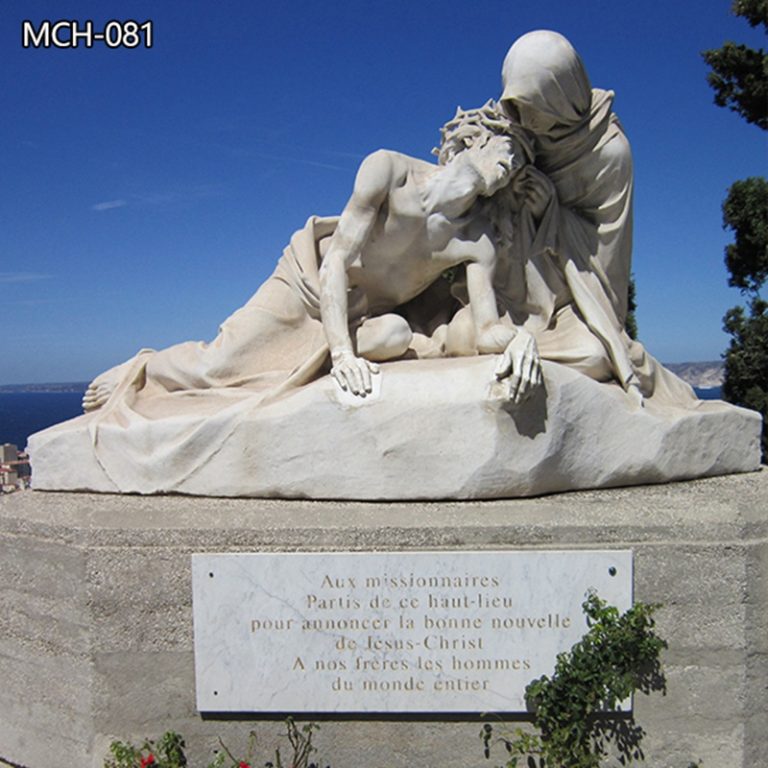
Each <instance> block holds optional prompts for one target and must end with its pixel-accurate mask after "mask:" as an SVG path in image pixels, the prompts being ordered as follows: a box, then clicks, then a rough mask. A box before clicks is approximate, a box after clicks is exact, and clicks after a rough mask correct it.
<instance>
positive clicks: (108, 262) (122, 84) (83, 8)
mask: <svg viewBox="0 0 768 768" xmlns="http://www.w3.org/2000/svg"><path fill="white" fill-rule="evenodd" d="M24 19H30V20H32V21H35V22H40V21H42V20H44V19H50V20H52V21H54V20H60V19H76V20H78V21H80V22H84V21H85V20H87V19H91V20H93V22H94V27H95V28H96V29H97V30H98V29H100V28H102V27H103V26H104V24H105V22H106V21H108V20H109V19H119V20H126V19H135V20H137V21H139V22H143V21H146V20H152V22H153V32H154V47H153V48H152V49H150V50H147V49H145V48H137V49H134V50H110V49H107V48H106V47H105V46H103V45H99V44H96V46H95V47H94V48H92V49H85V48H80V49H78V50H60V49H50V50H42V49H38V50H34V49H29V50H24V49H22V47H21V23H22V20H24ZM537 28H548V29H555V30H558V31H560V32H562V33H563V34H565V35H566V36H567V37H568V38H569V39H570V40H571V42H572V43H573V44H574V45H575V47H576V48H577V50H578V51H579V52H580V53H581V55H582V57H583V59H584V61H585V63H586V66H587V70H588V72H589V74H590V78H591V80H592V84H593V85H594V86H596V87H602V88H610V89H613V90H615V91H616V101H615V109H616V112H617V113H618V115H619V116H620V118H621V120H622V123H623V125H624V128H625V130H626V132H627V134H628V136H629V138H630V141H631V143H632V148H633V151H634V157H635V192H636V197H635V200H636V202H635V250H634V267H633V270H634V273H635V276H636V281H637V289H638V302H639V311H638V321H639V326H640V336H641V339H642V340H643V341H644V343H645V344H646V346H647V347H648V349H649V350H650V351H651V352H652V353H653V354H654V355H655V356H656V357H658V358H660V359H662V360H665V361H670V362H675V361H677V362H679V361H688V360H707V359H717V358H718V357H719V356H720V354H721V352H722V351H723V350H724V349H725V347H726V345H727V336H725V334H723V333H722V331H721V318H722V316H723V314H724V312H725V310H726V309H727V308H728V307H729V306H732V305H733V304H735V303H738V302H739V301H740V299H741V297H740V294H739V293H738V291H736V290H734V289H730V288H728V287H727V275H726V272H725V268H724V266H723V255H722V254H723V247H724V245H725V244H726V243H727V242H728V240H729V237H728V234H727V233H726V232H724V231H723V230H722V228H721V214H720V204H721V201H722V199H723V197H724V196H725V193H726V190H727V188H728V186H729V185H730V183H731V182H732V181H734V180H735V179H738V178H743V177H746V176H749V175H756V174H764V173H765V169H766V143H765V137H764V134H763V133H762V132H761V131H760V130H759V129H757V128H755V127H753V126H749V125H747V124H746V123H745V122H744V121H743V120H741V119H740V118H739V117H737V116H736V115H735V114H733V113H731V112H729V111H727V110H723V109H719V108H717V107H715V106H714V105H713V104H712V94H711V91H710V89H709V87H708V86H707V84H706V67H705V65H704V64H703V62H702V61H701V58H700V55H699V53H700V51H701V50H703V49H706V48H712V47H718V46H719V45H720V44H721V43H722V42H723V41H724V40H725V39H728V38H731V39H735V40H737V41H744V42H747V43H750V44H752V45H753V46H759V45H761V44H762V35H761V34H760V33H759V32H758V31H756V30H752V29H751V28H750V27H749V25H748V24H747V23H746V22H745V21H743V20H741V19H738V18H735V17H733V16H731V14H730V12H729V3H728V2H727V0H696V2H682V1H678V2H668V0H667V1H662V0H643V1H642V2H636V1H634V2H627V1H625V0H613V1H611V2H609V1H602V0H580V2H573V1H572V0H570V1H566V0H550V1H549V2H546V1H545V2H539V3H533V2H531V3H522V2H518V1H516V0H506V2H490V1H484V0H475V2H474V3H464V2H462V3H459V2H451V1H450V0H446V1H445V2H442V3H438V2H430V1H426V0H410V2H401V1H400V0H389V1H388V2H386V3H380V2H362V1H360V0H358V2H349V1H348V0H334V2H332V3H331V2H290V0H289V1H286V2H279V3H266V2H259V0H251V1H250V2H241V1H240V0H220V1H219V2H213V0H210V1H209V2H192V1H191V0H186V1H183V2H182V1H181V0H164V2H162V3H159V2H154V3H150V2H128V1H127V0H126V1H123V2H109V0H100V1H99V2H64V1H62V2H39V1H37V0H25V2H21V1H20V0H11V1H10V2H5V3H4V4H3V13H2V16H1V17H0V63H1V64H2V66H0V94H2V100H3V104H2V113H3V119H2V120H0V180H1V181H0V303H1V304H2V317H3V321H4V331H5V332H4V333H3V339H4V344H3V347H4V351H3V355H2V357H1V358H0V384H7V383H22V382H45V381H69V380H81V379H89V378H91V377H93V376H94V375H96V374H97V373H99V372H100V371H101V370H103V369H105V368H107V367H109V366H111V365H113V364H115V363H117V362H120V361H122V360H123V359H126V358H127V357H129V356H130V355H132V354H133V353H134V352H136V351H137V350H138V349H139V348H141V347H155V348H158V347H163V346H167V345H169V344H172V343H175V342H178V341H184V340H187V339H210V338H213V336H215V334H216V330H217V326H218V324H219V323H220V322H221V321H222V320H223V319H224V318H225V317H226V316H227V315H228V314H230V312H231V311H233V310H234V309H235V308H236V307H238V306H240V305H241V304H242V303H243V302H245V301H246V300H247V298H248V297H249V296H250V295H251V293H253V291H255V289H256V288H257V287H258V285H259V284H260V283H261V282H262V281H263V280H264V278H265V277H267V276H268V275H269V273H270V272H271V270H272V268H273V266H274V264H275V262H276V260H277V258H278V257H279V255H280V253H281V251H282V248H283V247H284V245H285V244H286V242H287V241H288V238H289V237H290V235H291V233H292V232H293V231H294V230H295V229H297V228H299V227H301V226H302V225H303V223H304V221H305V220H306V219H307V217H308V216H309V215H310V214H313V213H318V214H326V215H327V214H334V213H339V212H340V210H341V208H342V207H343V205H344V203H345V201H346V198H347V196H348V194H349V192H350V190H351V185H352V181H353V178H354V173H355V170H356V168H357V165H358V164H359V162H360V160H361V159H362V158H363V157H364V156H365V155H366V154H367V153H369V152H371V151H373V150H375V149H377V148H379V147H386V148H389V149H396V150H399V151H402V152H406V153H408V154H412V155H415V156H418V157H423V158H429V157H430V150H431V148H432V147H433V146H434V145H435V143H436V142H437V141H438V129H439V127H440V125H441V124H442V123H443V122H445V120H447V119H449V118H450V117H452V116H453V113H454V111H455V108H456V106H457V105H459V104H460V105H462V106H463V107H466V108H468V107H472V106H478V105H480V104H482V103H483V102H485V101H486V100H487V99H488V98H491V97H494V98H495V97H497V96H498V93H499V88H500V77H499V72H500V68H501V62H502V60H503V58H504V55H505V53H506V51H507V49H508V47H509V46H510V45H511V43H512V42H513V41H514V40H515V39H516V38H517V37H518V36H519V35H521V34H523V33H525V32H527V31H530V30H532V29H537Z"/></svg>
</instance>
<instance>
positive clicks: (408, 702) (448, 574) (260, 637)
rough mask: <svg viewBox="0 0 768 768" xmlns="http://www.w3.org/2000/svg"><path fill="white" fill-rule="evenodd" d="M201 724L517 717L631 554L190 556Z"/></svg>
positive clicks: (628, 575)
mask: <svg viewBox="0 0 768 768" xmlns="http://www.w3.org/2000/svg"><path fill="white" fill-rule="evenodd" d="M192 574H193V612H194V627H195V672H196V682H197V706H198V709H199V710H200V711H203V712H265V713H266V712H276V713H277V712H280V713H298V712H317V713H320V712H438V713H439V712H466V713H472V712H518V711H525V700H524V694H525V687H526V685H527V684H528V683H529V682H530V681H531V680H533V679H534V678H536V677H539V676H540V675H542V674H551V673H552V671H553V668H554V663H555V657H556V655H557V654H558V653H559V652H561V651H564V650H568V649H569V648H570V647H571V646H572V645H573V644H574V643H575V642H577V641H578V640H579V639H580V638H581V636H582V635H583V634H584V632H585V631H586V629H587V624H586V620H585V618H584V614H583V612H582V609H581V604H582V603H583V601H584V598H585V595H586V593H587V591H588V590H590V589H595V590H597V592H598V594H599V595H600V597H602V598H603V599H605V600H607V601H608V602H610V603H611V604H613V605H616V606H617V607H618V608H619V609H621V610H626V609H627V608H629V607H630V606H631V604H632V553H631V552H629V551H607V550H599V551H583V550H581V551H573V550H571V551H544V552H542V551H526V552H375V553H323V554H315V553H311V554H310V553H270V554H222V555H218V554H201V555H193V556H192Z"/></svg>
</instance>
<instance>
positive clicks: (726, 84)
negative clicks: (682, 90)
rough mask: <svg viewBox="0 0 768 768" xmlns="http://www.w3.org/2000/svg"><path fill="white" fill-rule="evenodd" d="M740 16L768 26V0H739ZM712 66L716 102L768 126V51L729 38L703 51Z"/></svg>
mask: <svg viewBox="0 0 768 768" xmlns="http://www.w3.org/2000/svg"><path fill="white" fill-rule="evenodd" d="M731 7H732V10H733V12H734V13H735V14H736V15H737V16H741V17H742V18H745V19H746V20H747V21H748V22H749V23H750V24H751V25H752V26H753V27H756V26H758V25H762V26H763V27H765V28H768V0H735V2H734V3H733V5H732V6H731ZM702 56H703V57H704V61H706V62H707V64H708V65H709V66H710V67H711V68H712V71H711V72H710V73H709V75H708V76H707V81H708V82H709V84H710V85H711V86H712V88H713V89H714V91H715V104H717V105H718V106H719V107H728V108H729V109H732V110H733V111H734V112H738V114H740V115H741V116H742V117H743V118H744V119H745V120H746V121H747V122H749V123H754V124H755V125H757V126H759V127H760V128H762V129H764V130H765V129H766V128H768V55H767V54H766V53H765V51H764V50H763V49H762V48H758V49H757V50H755V49H754V48H749V47H747V46H746V45H741V44H737V43H732V42H727V43H724V44H723V47H722V48H714V49H712V50H709V51H704V52H703V53H702Z"/></svg>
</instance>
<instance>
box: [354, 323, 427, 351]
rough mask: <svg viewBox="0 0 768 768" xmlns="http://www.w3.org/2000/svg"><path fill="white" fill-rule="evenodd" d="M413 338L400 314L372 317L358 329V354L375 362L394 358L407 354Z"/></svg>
mask: <svg viewBox="0 0 768 768" xmlns="http://www.w3.org/2000/svg"><path fill="white" fill-rule="evenodd" d="M412 338H413V333H412V332H411V327H410V326H409V325H408V323H407V322H406V320H405V319H404V318H402V317H400V315H381V316H379V317H372V318H370V319H368V320H366V321H365V322H364V323H363V324H362V325H361V326H360V327H359V328H358V329H357V354H358V355H360V356H361V357H364V358H365V359H366V360H371V361H373V362H382V361H384V360H392V359H394V358H396V357H401V356H402V355H404V354H405V352H406V350H407V349H408V347H409V345H410V343H411V339H412Z"/></svg>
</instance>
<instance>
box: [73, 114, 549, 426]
mask: <svg viewBox="0 0 768 768" xmlns="http://www.w3.org/2000/svg"><path fill="white" fill-rule="evenodd" d="M459 114H460V115H462V117H460V118H459V119H456V120H454V121H452V122H451V123H449V124H448V126H447V128H446V129H444V131H443V147H442V150H441V162H442V163H443V164H441V165H435V164H433V163H428V162H425V161H422V160H418V159H416V158H413V157H409V156H406V155H403V154H400V153H397V152H390V151H386V150H379V151H378V152H374V153H373V154H371V155H369V156H368V157H367V158H366V159H365V160H364V161H363V162H362V164H361V166H360V168H359V171H358V173H357V177H356V180H355V184H354V191H353V193H352V195H351V197H350V199H349V202H348V203H347V205H346V207H345V208H344V211H343V213H342V214H341V217H340V218H332V219H322V218H319V217H312V218H310V220H309V221H308V222H307V225H306V226H305V228H304V229H303V230H300V231H299V232H297V233H296V234H295V235H294V236H293V238H292V239H291V243H290V245H289V246H288V247H287V248H286V249H285V251H284V254H283V256H282V258H281V259H280V260H279V262H278V265H277V268H276V270H275V272H274V273H273V275H272V276H271V277H270V278H269V279H268V280H267V281H266V282H265V283H264V285H262V286H261V288H260V289H259V290H258V291H257V292H256V294H255V295H254V296H253V297H252V298H251V299H250V301H249V302H248V303H247V304H246V305H245V306H244V307H242V308H241V309H239V310H237V312H235V313H234V314H233V315H232V316H231V317H230V318H228V319H227V320H226V321H225V322H224V323H223V324H222V326H221V329H220V332H219V335H218V336H217V338H216V339H215V340H214V341H213V342H211V343H202V342H186V343H183V344H178V345H175V346H173V347H170V348H168V349H165V350H161V351H158V352H155V351H150V350H143V351H142V352H140V353H139V354H138V355H137V356H136V357H135V358H133V359H132V360H129V361H128V362H127V363H123V364H122V365H119V366H117V367H115V368H112V369H111V370H109V371H107V372H106V373H104V374H102V375H100V376H99V377H97V378H96V379H95V380H94V381H93V382H92V383H91V385H90V386H89V387H88V390H87V392H86V393H85V396H84V399H83V406H84V409H85V410H86V411H94V410H97V409H100V408H103V407H104V406H106V405H107V404H108V403H109V402H113V403H114V401H115V400H122V401H123V402H126V401H127V402H128V403H129V404H130V405H131V406H132V407H134V408H136V410H138V412H139V413H142V411H143V410H144V409H143V408H142V407H141V404H140V402H139V401H140V400H146V399H148V398H151V397H152V396H153V395H155V394H168V393H180V394H181V393H187V395H191V394H192V393H193V392H196V391H197V392H201V394H203V393H204V392H205V391H209V390H211V389H222V388H241V389H242V388H246V389H248V390H253V391H259V392H263V393H264V394H265V397H266V398H267V399H272V398H273V397H274V396H276V395H278V394H281V393H283V392H285V391H286V390H287V389H289V388H292V387H294V386H299V385H302V384H304V383H307V382H308V381H310V380H311V379H313V378H315V377H316V376H317V375H318V374H319V373H320V372H321V371H322V370H323V368H324V366H326V364H327V360H328V357H329V353H330V360H331V363H332V367H331V370H330V373H331V375H332V376H333V377H334V379H335V380H336V382H337V383H338V385H339V386H340V387H341V388H342V389H344V390H347V391H349V392H351V393H352V394H353V395H356V396H359V397H365V396H366V394H367V393H369V392H370V391H371V388H372V386H371V381H372V379H371V377H372V375H381V374H379V373H378V368H377V365H376V363H377V362H381V361H386V360H392V359H396V358H399V357H402V356H404V355H406V354H410V355H411V356H420V355H421V356H434V355H442V354H446V348H445V344H444V343H443V342H439V341H435V339H436V338H438V337H439V336H440V334H435V335H434V336H433V338H431V339H426V337H424V336H421V335H420V334H414V333H413V331H412V329H411V327H410V325H409V323H408V321H407V320H406V319H405V318H404V317H403V315H402V314H398V313H396V312H394V310H396V309H398V308H399V307H401V306H402V305H404V304H406V303H407V302H410V301H412V300H413V299H415V298H416V297H418V296H419V295H420V294H422V292H423V291H425V289H427V288H428V287H429V286H431V285H432V284H434V283H435V282H436V281H438V280H439V279H440V278H441V276H442V275H443V273H445V272H446V271H447V270H450V269H451V268H453V267H456V266H457V265H465V274H466V293H467V295H468V300H469V301H468V305H469V309H470V310H471V320H472V325H473V328H472V334H473V341H472V344H473V349H474V350H475V352H480V353H503V354H502V357H501V358H500V360H499V363H498V366H497V368H496V376H497V378H499V379H506V380H507V388H508V396H509V398H510V400H511V401H512V402H519V401H521V400H522V399H524V398H525V397H526V396H527V395H528V394H530V392H531V391H532V390H533V389H535V388H536V387H537V386H538V385H539V384H540V383H541V381H542V378H541V368H540V363H539V357H538V353H537V351H536V343H535V341H534V340H533V337H532V336H531V335H530V333H528V331H526V330H524V329H523V328H521V327H515V326H514V325H512V323H511V322H510V321H509V319H508V318H507V317H504V318H500V316H499V312H498V310H497V303H496V298H495V293H494V287H493V278H494V270H495V267H496V262H497V253H498V242H499V236H500V235H499V226H500V225H499V223H498V221H494V211H495V210H498V211H499V216H501V217H503V218H506V219H509V207H508V203H509V198H510V196H512V197H514V194H515V193H514V191H513V190H512V186H514V184H513V185H511V186H510V189H509V191H508V195H507V198H505V199H506V200H507V207H505V208H494V205H493V201H492V200H491V198H492V197H493V196H494V195H495V194H496V193H497V192H499V190H502V188H504V187H506V186H507V185H510V182H512V180H513V179H515V178H516V177H517V180H516V182H515V183H516V184H519V183H520V180H521V179H524V177H525V171H524V168H525V167H526V165H527V162H528V161H529V160H530V147H529V145H528V144H527V141H526V139H525V138H524V136H523V134H522V132H521V131H520V129H519V128H517V127H516V126H515V125H513V124H512V123H511V122H508V121H502V120H498V121H488V120H487V119H484V118H483V113H482V110H475V111H474V112H473V113H469V112H468V113H461V112H460V113H459ZM457 117H458V116H457ZM448 148H450V149H449V150H448ZM446 158H447V159H446ZM523 183H524V182H523ZM520 194H524V192H522V193H520ZM417 336H418V338H416V337H417ZM456 346H457V348H461V347H462V346H466V344H464V345H462V344H461V343H458V344H457V345H456ZM447 353H448V354H450V349H449V350H448V352H447ZM106 410H111V409H109V408H108V409H106ZM150 410H151V408H150ZM144 415H147V414H144Z"/></svg>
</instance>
